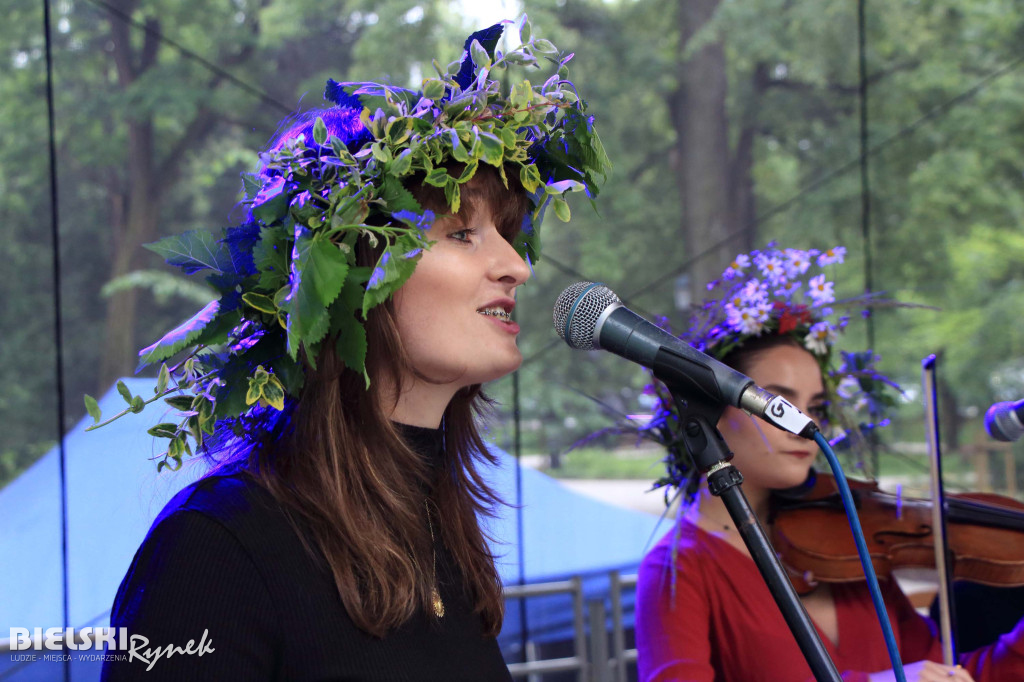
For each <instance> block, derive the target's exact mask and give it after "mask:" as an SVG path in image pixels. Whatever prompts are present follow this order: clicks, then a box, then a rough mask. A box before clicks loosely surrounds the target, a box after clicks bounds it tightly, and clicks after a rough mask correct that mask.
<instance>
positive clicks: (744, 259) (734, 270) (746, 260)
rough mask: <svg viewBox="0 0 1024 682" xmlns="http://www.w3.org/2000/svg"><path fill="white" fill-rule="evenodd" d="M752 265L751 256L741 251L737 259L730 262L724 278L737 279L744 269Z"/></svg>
mask: <svg viewBox="0 0 1024 682" xmlns="http://www.w3.org/2000/svg"><path fill="white" fill-rule="evenodd" d="M748 267H750V256H748V255H747V254H745V253H741V254H740V255H738V256H736V259H735V260H734V261H733V262H732V263H729V267H727V268H726V269H725V272H723V273H722V279H735V278H737V277H739V276H740V275H742V274H743V270H744V269H746V268H748Z"/></svg>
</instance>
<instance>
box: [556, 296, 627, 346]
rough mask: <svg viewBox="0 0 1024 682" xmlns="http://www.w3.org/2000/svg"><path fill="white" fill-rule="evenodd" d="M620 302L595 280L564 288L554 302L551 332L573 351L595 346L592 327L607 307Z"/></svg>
mask: <svg viewBox="0 0 1024 682" xmlns="http://www.w3.org/2000/svg"><path fill="white" fill-rule="evenodd" d="M615 303H620V301H619V297H618V296H616V295H615V292H613V291H612V290H611V289H609V288H608V287H606V286H605V285H603V284H601V283H599V282H576V283H575V284H570V285H569V286H567V287H566V288H565V291H563V292H562V294H561V295H560V296H559V297H558V300H557V301H555V309H554V312H553V319H554V323H555V331H556V332H557V333H558V335H559V336H560V337H561V338H563V339H565V342H566V343H568V344H569V345H570V346H571V347H573V348H575V349H577V350H593V349H594V348H595V347H596V343H595V341H596V340H595V339H594V328H595V327H596V326H597V320H598V319H599V318H600V317H601V313H603V312H604V311H605V310H607V309H608V306H610V305H612V304H615Z"/></svg>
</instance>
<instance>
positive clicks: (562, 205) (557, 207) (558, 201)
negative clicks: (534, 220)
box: [551, 197, 571, 223]
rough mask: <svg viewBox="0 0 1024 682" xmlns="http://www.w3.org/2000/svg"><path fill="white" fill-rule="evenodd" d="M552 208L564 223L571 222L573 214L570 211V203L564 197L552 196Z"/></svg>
mask: <svg viewBox="0 0 1024 682" xmlns="http://www.w3.org/2000/svg"><path fill="white" fill-rule="evenodd" d="M551 208H552V209H553V210H554V211H555V216H556V217H557V218H558V219H559V220H561V221H562V222H563V223H567V222H569V218H570V217H571V214H570V212H569V204H567V203H566V202H565V199H563V198H562V197H551Z"/></svg>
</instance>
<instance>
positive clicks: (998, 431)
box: [985, 400, 1024, 441]
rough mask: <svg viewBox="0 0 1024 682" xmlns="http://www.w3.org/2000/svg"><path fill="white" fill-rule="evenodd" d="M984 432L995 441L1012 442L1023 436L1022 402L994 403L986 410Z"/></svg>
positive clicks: (1023, 413)
mask: <svg viewBox="0 0 1024 682" xmlns="http://www.w3.org/2000/svg"><path fill="white" fill-rule="evenodd" d="M985 430H986V431H988V435H990V436H992V437H993V438H995V439H996V440H1005V441H1014V440H1017V439H1018V438H1020V437H1021V436H1024V400H1018V401H1017V402H1015V403H1009V402H1007V403H995V404H994V405H993V406H992V407H990V408H988V411H987V412H985Z"/></svg>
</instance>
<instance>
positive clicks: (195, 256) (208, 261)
mask: <svg viewBox="0 0 1024 682" xmlns="http://www.w3.org/2000/svg"><path fill="white" fill-rule="evenodd" d="M145 246H146V248H147V249H149V250H150V251H152V252H154V253H156V254H159V255H160V256H163V258H164V260H166V261H167V263H168V264H169V265H173V266H175V267H179V268H181V269H182V270H184V272H185V274H186V275H191V274H192V273H195V272H199V271H200V270H207V269H209V270H215V271H217V272H228V273H234V272H235V264H234V262H233V261H232V259H231V252H230V250H229V249H228V248H227V247H226V246H225V245H224V244H222V243H221V242H220V238H219V237H217V236H215V235H214V234H213V233H212V232H210V231H209V230H192V231H190V232H184V233H182V234H177V235H174V236H172V237H166V238H165V239H161V240H160V241H158V242H155V243H152V244H146V245H145ZM237 274H244V273H237Z"/></svg>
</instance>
